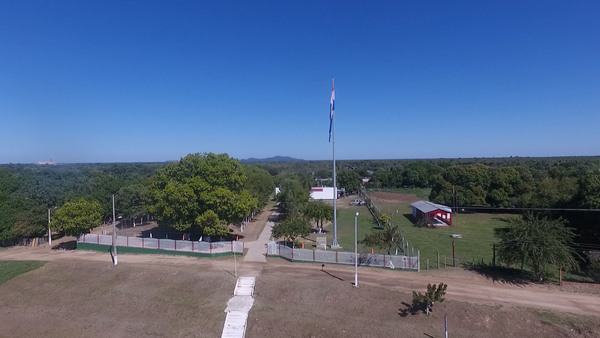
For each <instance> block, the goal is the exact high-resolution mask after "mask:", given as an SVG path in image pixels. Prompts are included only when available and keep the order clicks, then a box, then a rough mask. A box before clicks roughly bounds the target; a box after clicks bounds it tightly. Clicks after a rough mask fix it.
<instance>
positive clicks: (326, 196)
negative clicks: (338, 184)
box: [310, 187, 337, 200]
mask: <svg viewBox="0 0 600 338" xmlns="http://www.w3.org/2000/svg"><path fill="white" fill-rule="evenodd" d="M333 191H334V188H333V187H314V188H311V189H310V198H312V199H313V200H333V196H334V192H333ZM336 197H337V191H336Z"/></svg>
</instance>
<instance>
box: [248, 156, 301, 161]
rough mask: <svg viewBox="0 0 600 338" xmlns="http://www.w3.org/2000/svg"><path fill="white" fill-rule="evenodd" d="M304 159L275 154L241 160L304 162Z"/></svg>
mask: <svg viewBox="0 0 600 338" xmlns="http://www.w3.org/2000/svg"><path fill="white" fill-rule="evenodd" d="M302 161H304V160H300V159H297V158H293V157H288V156H273V157H268V158H253V157H251V158H248V159H245V160H240V162H302Z"/></svg>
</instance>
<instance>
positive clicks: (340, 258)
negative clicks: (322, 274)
mask: <svg viewBox="0 0 600 338" xmlns="http://www.w3.org/2000/svg"><path fill="white" fill-rule="evenodd" d="M267 255H268V256H280V257H282V258H285V259H288V260H291V261H302V262H319V263H330V264H345V265H354V257H355V256H354V252H342V251H340V252H338V251H325V250H316V249H313V250H309V249H293V248H290V247H288V246H285V245H281V244H279V243H275V242H269V244H268V245H267ZM419 259H420V254H419V252H418V251H417V255H416V256H398V255H379V254H368V253H359V254H358V265H361V266H375V267H380V268H388V269H402V270H415V271H419V266H420V265H419Z"/></svg>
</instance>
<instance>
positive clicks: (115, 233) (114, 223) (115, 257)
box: [112, 194, 117, 265]
mask: <svg viewBox="0 0 600 338" xmlns="http://www.w3.org/2000/svg"><path fill="white" fill-rule="evenodd" d="M112 208H113V263H115V265H117V223H116V222H115V194H113V195H112Z"/></svg>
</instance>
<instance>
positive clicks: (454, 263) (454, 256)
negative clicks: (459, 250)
mask: <svg viewBox="0 0 600 338" xmlns="http://www.w3.org/2000/svg"><path fill="white" fill-rule="evenodd" d="M452 266H453V267H456V255H455V254H454V240H452Z"/></svg>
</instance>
